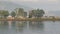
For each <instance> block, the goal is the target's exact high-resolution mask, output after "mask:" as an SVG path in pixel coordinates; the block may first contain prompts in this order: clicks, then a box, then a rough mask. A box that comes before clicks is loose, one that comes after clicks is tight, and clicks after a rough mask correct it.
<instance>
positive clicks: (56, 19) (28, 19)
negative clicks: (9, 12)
mask: <svg viewBox="0 0 60 34" xmlns="http://www.w3.org/2000/svg"><path fill="white" fill-rule="evenodd" d="M0 21H60V18H55V19H53V18H52V19H50V18H24V19H17V18H16V19H0Z"/></svg>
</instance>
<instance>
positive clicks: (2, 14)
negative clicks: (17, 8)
mask: <svg viewBox="0 0 60 34" xmlns="http://www.w3.org/2000/svg"><path fill="white" fill-rule="evenodd" d="M8 15H9V12H8V11H7V10H0V17H1V18H3V17H4V18H5V17H7V16H8Z"/></svg>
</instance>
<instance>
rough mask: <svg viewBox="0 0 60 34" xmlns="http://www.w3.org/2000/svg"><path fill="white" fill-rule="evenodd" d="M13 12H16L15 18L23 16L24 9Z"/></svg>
mask: <svg viewBox="0 0 60 34" xmlns="http://www.w3.org/2000/svg"><path fill="white" fill-rule="evenodd" d="M15 12H16V16H24V9H23V8H16V9H15Z"/></svg>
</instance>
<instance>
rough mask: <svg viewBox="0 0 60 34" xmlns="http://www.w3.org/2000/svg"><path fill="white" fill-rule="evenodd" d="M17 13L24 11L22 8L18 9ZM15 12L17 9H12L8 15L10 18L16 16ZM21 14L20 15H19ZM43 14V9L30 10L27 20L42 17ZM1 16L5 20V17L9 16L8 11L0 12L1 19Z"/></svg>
mask: <svg viewBox="0 0 60 34" xmlns="http://www.w3.org/2000/svg"><path fill="white" fill-rule="evenodd" d="M18 9H19V10H18V12H22V13H23V12H24V9H23V8H18ZM16 11H17V8H16V9H14V11H12V12H11V13H10V15H11V16H12V17H15V16H16ZM19 14H21V13H19ZM44 14H45V12H44V10H43V9H33V10H30V11H29V18H32V17H33V16H34V17H42V16H43V15H44ZM2 16H3V17H4V18H5V17H7V16H9V11H8V10H0V17H1V18H2Z"/></svg>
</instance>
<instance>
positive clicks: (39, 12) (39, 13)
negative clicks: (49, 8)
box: [29, 9, 45, 17]
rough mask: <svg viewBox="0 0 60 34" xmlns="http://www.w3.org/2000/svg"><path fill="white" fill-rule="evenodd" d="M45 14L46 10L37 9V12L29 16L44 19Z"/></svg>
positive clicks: (34, 11) (32, 12)
mask: <svg viewBox="0 0 60 34" xmlns="http://www.w3.org/2000/svg"><path fill="white" fill-rule="evenodd" d="M44 14H45V12H44V10H42V9H35V10H31V13H30V14H29V15H30V16H31V17H32V16H35V17H42V16H43V15H44Z"/></svg>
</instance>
